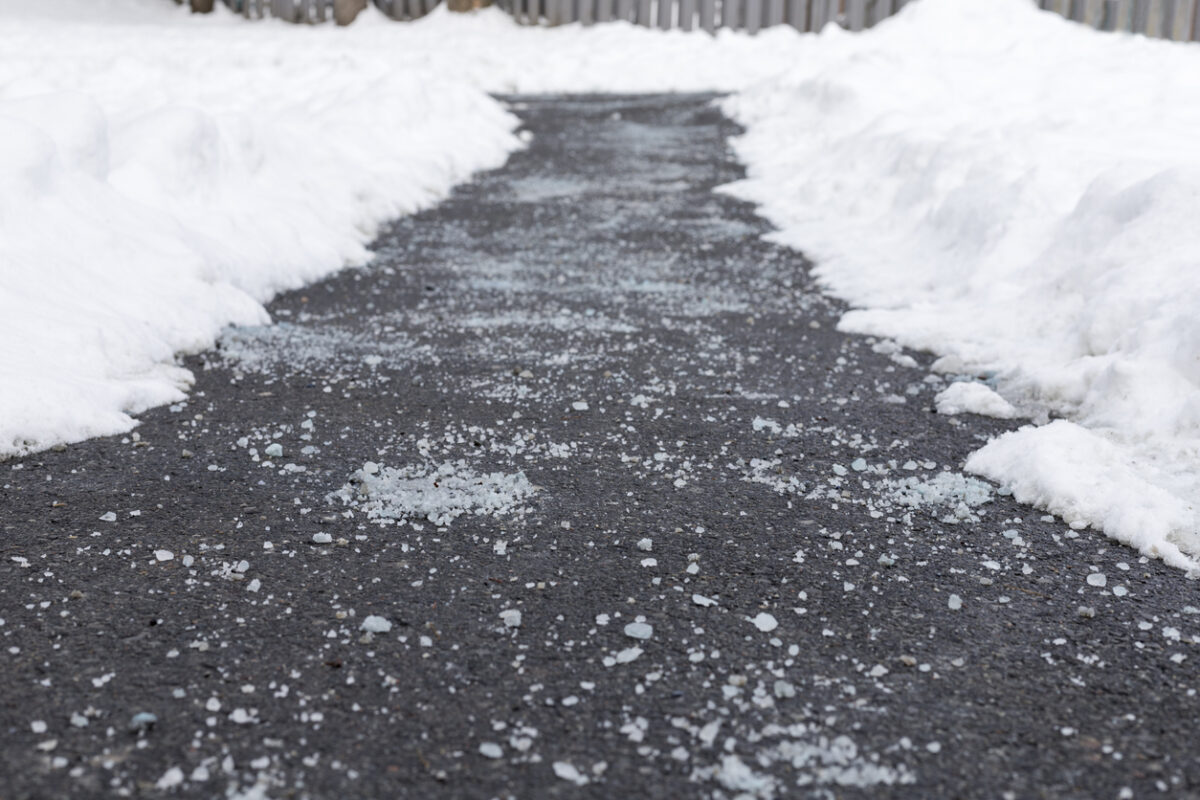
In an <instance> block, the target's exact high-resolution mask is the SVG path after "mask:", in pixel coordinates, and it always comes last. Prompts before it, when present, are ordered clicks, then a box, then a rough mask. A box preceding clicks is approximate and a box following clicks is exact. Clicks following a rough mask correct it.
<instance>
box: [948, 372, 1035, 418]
mask: <svg viewBox="0 0 1200 800" xmlns="http://www.w3.org/2000/svg"><path fill="white" fill-rule="evenodd" d="M933 402H934V405H935V406H936V407H937V412H938V413H939V414H980V415H982V416H985V417H996V418H997V419H1012V418H1013V417H1016V416H1018V413H1017V409H1016V408H1014V407H1013V404H1012V403H1010V402H1008V401H1007V400H1005V399H1004V398H1003V397H1001V396H1000V395H999V394H997V393H996V391H995V390H994V389H992V388H991V387H989V386H987V385H985V384H982V383H975V382H974V381H957V382H955V383H952V384H950V385H949V386H947V387H946V388H945V389H943V390H942V391H940V392H938V395H937V397H935V398H934V399H933Z"/></svg>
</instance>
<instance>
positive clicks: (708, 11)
mask: <svg viewBox="0 0 1200 800" xmlns="http://www.w3.org/2000/svg"><path fill="white" fill-rule="evenodd" d="M700 30H703V31H708V32H709V33H714V32H715V31H716V30H717V0H700Z"/></svg>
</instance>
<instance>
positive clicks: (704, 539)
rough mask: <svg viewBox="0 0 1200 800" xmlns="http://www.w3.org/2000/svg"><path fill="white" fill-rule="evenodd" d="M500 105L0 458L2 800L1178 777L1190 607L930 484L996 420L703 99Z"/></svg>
mask: <svg viewBox="0 0 1200 800" xmlns="http://www.w3.org/2000/svg"><path fill="white" fill-rule="evenodd" d="M508 101H509V102H510V103H512V106H513V108H514V110H515V111H516V112H517V113H518V114H519V115H520V116H521V118H522V119H523V120H524V125H525V126H526V127H527V129H528V130H529V131H530V132H532V134H533V138H532V141H531V144H530V147H529V149H528V151H526V152H522V153H518V154H516V155H514V156H513V157H512V159H511V161H510V162H509V164H508V165H507V166H505V167H504V168H503V169H500V170H498V171H495V172H492V173H488V174H485V175H481V176H479V177H478V179H477V180H475V181H474V182H472V183H470V184H468V185H465V186H462V187H461V188H459V189H458V190H457V191H455V192H454V194H453V196H452V197H451V198H449V199H448V200H447V201H446V202H445V203H443V204H442V205H440V206H439V207H437V208H434V209H432V210H429V211H427V212H424V213H421V214H418V215H415V216H412V217H409V218H406V219H402V220H400V221H398V222H396V223H394V224H393V225H391V226H390V227H389V228H387V229H386V230H385V231H383V232H382V235H381V236H380V237H379V239H378V242H377V244H376V246H375V250H376V252H377V258H376V260H375V261H374V262H373V263H372V264H370V265H368V266H367V267H365V268H361V269H351V270H346V271H343V272H342V273H340V274H338V275H336V276H334V277H333V278H331V279H329V280H327V281H325V282H322V283H319V284H317V285H314V286H310V287H308V288H307V289H305V290H303V291H299V292H293V293H290V294H286V295H284V296H282V297H280V298H279V299H278V300H277V301H276V302H274V303H273V304H272V306H271V307H270V310H271V312H272V314H273V315H274V317H275V319H276V320H277V322H278V323H279V324H278V325H276V326H274V327H271V328H262V329H250V330H240V331H233V332H231V333H230V334H229V335H227V336H225V337H224V339H223V340H222V342H221V345H220V347H219V348H218V349H217V350H215V351H213V352H210V353H206V354H204V355H202V356H199V357H195V358H191V359H189V360H188V366H190V367H191V368H193V369H194V370H195V372H196V376H197V382H196V385H195V387H194V390H193V391H192V393H191V395H190V398H189V400H188V401H187V402H186V403H182V404H179V405H177V406H172V407H171V408H161V409H157V410H153V411H150V412H148V413H146V414H144V415H142V417H141V419H142V424H141V426H140V427H139V428H138V429H137V432H136V436H134V435H132V434H131V435H129V436H125V437H112V438H107V439H97V440H92V441H89V442H85V443H81V444H77V445H72V446H70V447H69V448H60V449H59V450H58V451H56V452H45V453H41V454H38V455H35V456H32V457H28V458H24V459H18V460H10V461H7V462H3V463H0V487H2V489H0V528H2V532H3V557H2V559H0V592H2V601H0V616H2V617H3V624H2V625H0V658H3V663H4V667H5V676H6V680H5V682H4V684H3V690H2V692H3V694H2V704H0V732H2V736H3V742H4V746H3V750H2V761H0V764H2V767H0V769H2V771H3V778H4V780H3V781H2V782H0V797H3V798H63V797H204V798H210V797H238V798H265V797H269V798H397V797H405V798H407V797H413V798H430V797H469V798H492V797H496V798H508V797H515V798H543V797H592V798H688V797H714V798H732V797H753V798H776V797H777V798H784V797H838V798H840V797H846V798H853V797H955V798H958V797H963V798H966V797H972V798H973V797H979V798H997V797H1011V798H1033V797H1047V798H1075V797H1078V798H1117V797H1125V796H1127V797H1146V796H1157V795H1160V794H1166V795H1168V796H1172V797H1191V796H1200V763H1198V762H1197V757H1196V755H1195V754H1196V752H1197V750H1198V749H1200V744H1198V741H1197V739H1198V737H1197V734H1198V733H1200V699H1198V698H1197V697H1196V689H1195V688H1194V687H1196V686H1197V684H1198V682H1197V679H1196V678H1197V667H1198V665H1200V658H1197V656H1196V654H1195V642H1194V636H1195V635H1196V634H1197V633H1200V616H1197V614H1200V611H1198V610H1197V609H1196V608H1194V607H1193V605H1194V606H1200V599H1196V598H1195V597H1194V595H1195V583H1193V582H1191V581H1189V580H1187V579H1186V578H1185V576H1184V575H1183V574H1182V573H1180V572H1179V571H1177V570H1174V569H1171V568H1168V567H1166V566H1164V565H1163V564H1161V563H1160V562H1157V561H1147V560H1146V559H1143V558H1139V556H1138V554H1137V553H1136V552H1134V551H1132V550H1130V549H1128V548H1125V547H1123V546H1121V545H1118V544H1115V543H1113V542H1110V541H1108V540H1106V539H1105V538H1104V537H1103V536H1101V535H1100V534H1098V533H1096V532H1094V531H1086V530H1085V531H1079V532H1075V531H1071V530H1069V529H1068V528H1067V527H1066V526H1065V525H1064V524H1062V523H1061V522H1058V521H1053V520H1047V519H1043V518H1042V516H1041V514H1040V512H1037V511H1035V510H1033V509H1030V508H1028V507H1022V506H1019V505H1018V504H1016V503H1014V502H1013V501H1012V500H1011V498H1009V497H1006V496H1004V495H1003V494H999V493H994V492H992V491H991V490H990V489H988V488H987V487H984V486H982V485H980V484H978V483H974V482H971V481H966V480H964V479H963V478H962V477H961V475H960V472H959V470H960V468H961V464H962V462H963V460H964V458H965V456H966V455H967V454H968V453H969V452H971V450H973V449H974V448H976V447H978V446H979V444H980V443H981V442H982V441H984V440H985V439H986V438H987V437H988V436H990V435H994V434H996V433H997V432H999V431H1001V430H1003V429H1005V428H1006V427H1011V426H1012V425H1015V424H1017V423H1002V422H999V421H996V420H989V419H983V418H977V417H961V418H956V417H946V416H940V415H937V414H935V413H933V412H932V408H931V407H932V403H933V397H934V395H935V394H936V393H937V391H939V390H940V389H941V388H944V386H945V385H946V381H948V380H950V379H951V378H950V377H948V376H935V375H931V374H930V373H929V371H928V369H927V366H926V365H927V364H928V363H929V361H930V359H929V358H928V357H926V356H922V355H919V354H908V355H907V356H905V355H904V354H903V353H896V352H894V348H893V347H891V346H890V345H889V344H888V343H886V342H878V341H876V340H873V339H869V338H863V337H853V336H847V335H843V334H841V333H838V332H837V331H836V329H835V325H836V323H837V319H838V316H839V313H840V312H841V310H842V307H841V306H840V305H839V304H838V303H837V302H835V301H832V300H829V299H827V298H825V297H823V296H822V295H821V294H820V292H819V291H818V289H817V287H816V286H815V285H814V284H813V281H812V279H811V278H810V275H809V266H810V265H809V264H808V263H807V262H806V261H805V259H804V257H803V256H802V255H800V254H798V253H796V252H793V251H789V250H786V249H783V248H780V247H777V246H775V245H773V244H770V243H768V242H765V241H763V239H762V238H760V236H761V235H762V234H764V233H766V232H768V231H769V226H768V225H767V224H766V223H765V222H764V221H763V220H761V219H759V218H758V217H756V216H755V212H754V209H753V208H752V207H750V206H748V205H746V204H744V203H742V202H739V201H736V200H734V199H731V198H729V197H727V196H725V195H722V194H720V193H714V191H713V190H714V188H715V187H717V186H718V185H720V184H723V183H727V182H730V181H733V180H736V179H738V178H739V177H740V176H741V174H742V173H741V169H740V167H739V166H738V164H737V163H736V162H735V160H734V159H733V157H732V156H731V153H730V151H729V149H728V142H729V138H730V137H731V136H733V135H736V133H737V129H736V127H735V126H734V125H733V124H732V123H730V122H729V121H727V120H726V119H724V118H723V117H722V116H721V114H720V113H719V111H718V110H717V109H716V107H715V106H714V104H713V98H712V97H709V96H657V97H567V98H562V97H559V98H508ZM910 357H911V358H915V361H912V360H910ZM584 404H586V407H585V405H584ZM272 444H276V445H279V447H280V448H281V449H282V454H281V455H271V454H268V452H267V448H268V446H271V445H272ZM860 459H861V460H860ZM367 462H374V463H376V464H378V465H379V468H380V469H381V470H383V473H382V474H383V475H384V476H387V475H391V476H393V477H395V475H396V473H389V472H388V471H387V470H388V469H402V468H403V469H407V470H408V472H407V473H405V475H407V476H408V478H409V480H410V484H409V485H410V488H411V487H413V486H415V487H417V488H418V489H421V487H424V488H423V489H421V491H424V492H425V494H421V493H420V492H418V495H420V498H425V499H428V498H429V497H430V496H431V494H430V493H431V492H434V489H433V488H432V487H433V484H434V483H435V482H438V483H439V489H440V488H444V487H443V486H442V483H446V482H447V481H448V480H449V479H452V478H453V479H456V480H461V481H463V482H465V483H466V484H474V483H479V482H481V481H487V480H493V481H495V482H497V483H498V485H500V486H501V487H503V486H510V487H511V486H528V487H530V488H531V489H533V490H534V491H533V493H532V494H529V495H527V496H524V497H521V498H515V499H514V498H512V497H509V498H508V499H507V500H505V497H504V496H503V491H504V489H503V488H502V489H501V495H500V501H498V506H497V507H487V508H484V507H481V506H480V505H479V502H482V501H478V502H476V501H471V500H464V501H463V502H462V507H461V508H459V509H457V511H464V512H465V513H463V514H462V515H461V516H457V517H455V518H453V519H449V521H448V522H447V523H446V524H445V525H442V526H439V525H437V524H434V522H431V521H430V520H428V519H418V518H416V516H415V515H418V514H420V513H424V512H417V511H414V510H413V508H415V507H416V506H405V505H404V504H403V502H401V503H400V505H399V506H396V505H393V506H391V507H390V509H391V510H390V512H389V513H391V514H392V515H393V516H394V517H397V519H393V520H383V521H382V522H381V521H380V520H377V519H371V518H369V515H368V513H367V512H366V507H365V506H364V504H363V498H361V497H359V496H358V495H356V494H355V489H354V486H358V485H361V481H362V475H361V474H359V475H358V476H357V478H356V477H355V475H356V472H357V471H358V470H359V469H360V468H362V467H363V466H364V464H366V463H367ZM439 468H441V472H440V473H437V472H436V470H438V469H439ZM521 475H523V476H524V480H525V481H527V482H528V483H527V484H525V483H523V482H522V478H521ZM489 476H491V477H490V478H489ZM938 476H941V477H938ZM352 479H354V480H355V481H356V482H357V483H355V484H353V485H352V488H351V489H350V490H347V492H346V493H345V497H346V498H349V504H347V501H346V500H343V499H341V498H339V497H338V496H336V495H334V494H333V493H336V492H338V491H339V490H341V489H342V487H343V486H347V485H348V484H350V482H351V481H352ZM935 479H936V480H935ZM422 481H423V483H422ZM903 481H907V483H903ZM931 481H932V482H933V483H931ZM918 484H919V486H916V488H914V485H918ZM930 486H934V487H939V486H940V487H942V488H943V489H947V487H948V491H950V498H951V499H949V500H948V501H946V502H932V503H925V504H916V505H914V504H913V503H912V502H911V498H912V497H914V496H916V495H918V494H920V492H922V491H928V487H930ZM955 487H957V489H956V488H955ZM956 491H957V492H958V494H955V492H956ZM937 497H938V496H937V495H936V493H935V495H934V498H933V499H934V500H937ZM420 498H418V499H420ZM368 499H370V498H368ZM374 499H375V500H379V499H380V498H379V497H378V496H374ZM384 499H386V498H384ZM959 500H962V501H963V502H962V503H959V502H958V501H959ZM472 503H474V504H472ZM973 504H974V505H973ZM451 510H452V511H453V510H454V509H451ZM109 512H111V513H112V514H113V515H115V520H114V521H106V520H113V517H111V516H107V515H108V514H109ZM477 512H478V513H477ZM456 513H457V512H456ZM450 516H453V514H451V515H450ZM102 517H104V519H102ZM443 521H445V520H443ZM320 534H328V535H329V536H328V539H329V541H328V543H321V542H320V541H314V535H316V536H317V539H318V540H322V539H324V538H325V537H323V536H320ZM643 539H649V540H651V541H650V542H649V543H646V542H642V543H641V545H639V542H641V540H643ZM500 541H502V542H503V544H502V545H500V544H498V542H500ZM268 543H269V544H268ZM647 548H648V549H647ZM156 551H169V553H167V552H160V553H158V554H157V555H156ZM1095 571H1099V572H1101V573H1103V575H1104V576H1105V578H1104V581H1103V583H1104V584H1105V585H1103V586H1100V585H1097V584H1099V583H1100V582H1101V581H1100V579H1099V578H1095V579H1093V582H1089V581H1088V580H1087V576H1088V575H1089V573H1092V572H1095ZM694 595H695V596H696V597H695V598H694V597H693V596H694ZM952 595H956V596H957V597H958V598H959V599H961V608H959V609H957V610H956V609H953V608H952V606H954V605H955V603H954V602H953V601H952V599H951V596H952ZM710 600H711V601H715V602H713V603H709V602H708V601H710ZM506 610H510V611H511V610H518V611H520V612H521V618H520V624H519V626H515V627H514V626H512V625H511V624H510V623H512V622H514V621H515V618H514V616H513V615H508V617H507V621H506V619H505V618H502V617H501V612H502V611H506ZM760 614H769V615H770V616H771V617H772V618H773V619H774V620H775V621H776V622H777V627H775V628H774V629H771V624H770V623H771V620H770V619H769V618H767V617H760V616H759V615H760ZM368 615H377V616H380V617H383V618H385V619H387V620H388V621H389V622H391V624H392V627H391V629H390V631H386V632H377V633H373V634H371V633H367V632H365V631H364V630H362V629H361V625H362V623H363V620H364V619H365V618H366V617H367V616H368ZM639 617H641V618H644V621H645V622H646V623H648V624H649V625H650V626H652V628H653V633H652V635H651V637H650V638H649V639H645V640H639V639H634V638H631V637H630V636H628V635H627V634H626V633H625V626H626V625H628V624H630V623H634V622H635V621H637V620H638V618H639ZM755 620H757V621H758V622H759V623H762V624H761V625H760V624H756V622H755ZM634 630H635V632H636V627H635V629H634ZM635 647H636V648H638V649H639V650H640V652H637V651H635V650H634V649H633V648H635ZM143 712H144V713H149V714H153V715H154V717H155V720H154V721H153V722H152V723H150V722H143V723H141V724H138V725H135V724H133V723H132V720H133V718H134V715H136V714H139V713H143ZM146 719H147V718H145V717H143V718H142V720H146Z"/></svg>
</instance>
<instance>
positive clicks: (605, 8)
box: [596, 0, 613, 22]
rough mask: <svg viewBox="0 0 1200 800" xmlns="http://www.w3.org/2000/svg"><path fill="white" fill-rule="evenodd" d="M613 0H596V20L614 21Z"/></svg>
mask: <svg viewBox="0 0 1200 800" xmlns="http://www.w3.org/2000/svg"><path fill="white" fill-rule="evenodd" d="M612 18H613V0H596V22H612Z"/></svg>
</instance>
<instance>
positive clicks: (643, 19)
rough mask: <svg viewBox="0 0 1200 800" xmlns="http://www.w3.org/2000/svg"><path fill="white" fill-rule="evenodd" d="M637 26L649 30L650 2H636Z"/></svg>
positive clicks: (645, 0)
mask: <svg viewBox="0 0 1200 800" xmlns="http://www.w3.org/2000/svg"><path fill="white" fill-rule="evenodd" d="M637 24H638V25H642V26H644V27H646V28H649V27H650V25H651V20H650V0H638V4H637Z"/></svg>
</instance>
